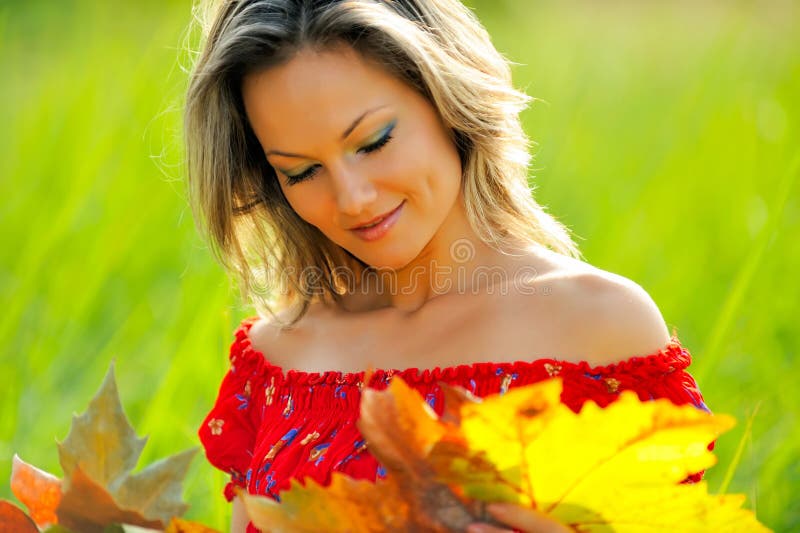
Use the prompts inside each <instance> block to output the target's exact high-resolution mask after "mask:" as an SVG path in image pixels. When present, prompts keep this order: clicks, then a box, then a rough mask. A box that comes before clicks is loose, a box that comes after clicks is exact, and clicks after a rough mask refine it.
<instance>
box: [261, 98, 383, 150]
mask: <svg viewBox="0 0 800 533" xmlns="http://www.w3.org/2000/svg"><path fill="white" fill-rule="evenodd" d="M384 107H387V106H386V105H380V106H378V107H373V108H372V109H368V110H366V111H364V112H363V113H361V115H359V116H358V118H356V119H355V120H354V121H353V122H352V123H351V124H350V125H349V126H348V127H347V129H346V130H344V132H342V136H341V140H345V139H347V136H348V135H350V134H351V133H353V130H354V129H356V127H358V125H359V124H361V121H362V120H364V119H365V118H366V116H367V115H369V114H370V113H373V112H375V111H378V110H379V109H383V108H384ZM265 155H282V156H283V157H297V158H300V159H311V158H310V157H307V156H304V155H302V154H293V153H292V152H283V151H281V150H270V151H268V152H266V153H265Z"/></svg>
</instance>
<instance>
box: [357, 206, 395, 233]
mask: <svg viewBox="0 0 800 533" xmlns="http://www.w3.org/2000/svg"><path fill="white" fill-rule="evenodd" d="M403 201H405V200H403ZM400 204H401V205H402V202H401V203H400ZM398 207H399V206H398ZM396 209H397V207H395V208H394V209H392V210H391V211H389V212H386V213H384V214H382V215H378V216H376V217H375V218H372V219H370V220H366V221H364V222H362V223H360V224H356V225H355V226H353V227H352V228H350V229H359V228H360V227H361V226H367V225H369V224H374V223H375V222H377V221H378V220H381V219H382V218H386V217H388V216H389V215H391V214H392V213H394V212H395V210H396Z"/></svg>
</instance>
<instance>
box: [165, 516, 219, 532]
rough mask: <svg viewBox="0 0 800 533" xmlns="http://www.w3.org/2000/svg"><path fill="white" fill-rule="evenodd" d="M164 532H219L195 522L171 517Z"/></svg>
mask: <svg viewBox="0 0 800 533" xmlns="http://www.w3.org/2000/svg"><path fill="white" fill-rule="evenodd" d="M164 533H219V531H217V530H216V529H211V528H210V527H206V526H204V525H203V524H198V523H197V522H191V521H189V520H183V519H181V518H173V519H172V520H170V521H169V524H167V529H165V530H164Z"/></svg>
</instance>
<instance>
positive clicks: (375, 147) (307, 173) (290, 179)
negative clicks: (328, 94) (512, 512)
mask: <svg viewBox="0 0 800 533" xmlns="http://www.w3.org/2000/svg"><path fill="white" fill-rule="evenodd" d="M393 129H394V125H392V126H391V127H390V128H388V129H387V131H386V133H385V134H384V135H383V136H382V137H381V138H380V139H378V140H377V141H375V142H374V143H372V144H368V145H367V146H364V147H362V148H359V150H358V151H359V152H363V153H365V154H371V153H374V152H377V151H379V150H380V149H381V148H383V147H384V146H386V144H387V143H388V142H389V141H390V140H392V138H393V137H392V130H393ZM317 168H319V165H313V166H310V167H308V169H306V170H304V171H303V172H301V173H300V174H295V175H294V176H289V175H287V176H286V177H287V183H288V184H289V185H294V184H296V183H300V182H301V181H304V180H307V179H308V178H310V177H312V176H313V175H314V174H316V173H317Z"/></svg>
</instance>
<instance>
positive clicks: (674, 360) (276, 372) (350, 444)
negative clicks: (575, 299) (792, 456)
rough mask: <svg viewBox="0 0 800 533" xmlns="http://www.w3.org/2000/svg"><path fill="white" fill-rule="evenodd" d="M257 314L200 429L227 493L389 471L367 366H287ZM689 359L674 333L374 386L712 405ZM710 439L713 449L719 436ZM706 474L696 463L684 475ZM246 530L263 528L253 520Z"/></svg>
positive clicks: (275, 494)
mask: <svg viewBox="0 0 800 533" xmlns="http://www.w3.org/2000/svg"><path fill="white" fill-rule="evenodd" d="M257 318H258V317H250V318H247V319H245V320H244V321H242V323H241V324H240V326H239V327H238V328H237V330H236V332H235V340H234V342H233V344H232V345H231V350H230V368H229V370H228V372H227V373H226V375H225V377H224V378H223V380H222V384H221V386H220V389H219V395H218V396H217V399H216V402H215V404H214V407H213V408H212V409H211V411H210V412H209V413H208V415H207V416H206V418H205V420H204V421H203V423H202V425H201V427H200V429H199V432H198V435H199V437H200V441H201V443H202V445H203V447H204V448H205V452H206V457H207V458H208V460H209V462H210V463H211V464H212V465H214V466H215V467H217V468H219V469H221V470H223V471H225V472H227V473H229V474H230V475H231V481H230V482H229V483H228V484H227V485H226V486H225V491H224V494H225V498H226V499H227V500H228V501H231V500H232V499H233V497H234V492H233V485H239V486H241V487H245V488H246V489H247V491H248V492H250V493H252V494H260V495H266V496H269V497H272V498H274V499H275V500H277V501H280V495H279V494H280V492H281V491H282V490H284V489H286V488H288V487H289V482H290V480H291V478H297V479H303V478H306V477H310V478H312V479H314V480H315V481H317V482H319V483H322V484H327V483H329V482H330V478H331V473H332V472H334V471H336V472H343V473H346V474H348V475H350V476H351V477H354V478H357V479H369V480H372V481H374V480H375V479H377V478H378V477H382V476H384V475H385V471H384V469H383V468H382V467H381V465H380V464H379V463H378V462H377V460H376V459H375V458H374V457H373V456H372V454H370V452H369V451H368V450H367V449H366V445H365V442H364V439H363V437H362V435H361V434H360V433H359V431H358V429H357V428H356V424H355V423H356V420H357V418H358V411H359V401H360V396H361V389H362V387H363V386H364V383H363V379H364V372H358V373H342V372H334V371H329V372H324V373H316V372H301V371H296V370H289V371H288V372H284V371H283V369H281V368H280V367H278V366H275V365H273V364H271V363H270V362H269V361H268V360H267V359H266V358H265V357H264V354H263V353H261V352H260V351H258V350H256V349H255V348H253V346H252V345H251V343H250V338H249V337H248V332H249V331H250V328H251V326H252V325H253V323H254V322H255V321H256V320H257ZM690 363H691V355H690V354H689V352H688V351H687V350H686V349H685V348H684V347H682V346H681V344H680V341H679V340H678V338H677V337H675V336H673V337H672V338H671V340H670V341H669V343H668V344H667V345H666V346H665V347H664V348H662V349H661V350H659V351H658V352H656V353H653V354H648V355H643V356H639V357H631V358H630V359H627V360H624V361H621V362H619V363H614V364H610V365H606V366H595V367H592V366H590V365H589V364H588V363H586V362H580V363H572V362H568V361H561V360H558V359H549V358H542V359H537V360H535V361H517V362H513V363H491V362H486V363H475V364H470V365H458V366H454V367H447V368H434V369H429V370H419V369H416V368H409V369H406V370H376V371H375V372H374V374H373V375H372V377H371V379H370V383H369V384H368V386H369V387H371V388H375V389H383V388H385V387H386V386H387V384H388V382H389V380H390V379H391V377H392V376H395V375H397V376H400V377H402V378H403V380H404V381H405V382H406V383H408V384H409V385H410V386H411V387H413V388H414V389H416V390H417V391H419V392H420V393H421V395H422V396H423V397H424V398H425V400H426V401H427V402H428V403H429V404H430V406H431V407H432V408H433V409H434V411H436V413H437V414H441V413H442V410H443V407H444V405H443V398H442V392H441V389H440V387H439V386H438V384H437V383H438V382H439V381H443V382H445V383H448V384H451V385H453V384H454V385H460V386H462V387H464V388H466V389H468V390H470V391H471V392H472V393H473V394H475V395H476V396H478V397H484V396H487V395H490V394H496V393H504V392H505V391H506V390H508V389H510V388H514V387H520V386H523V385H528V384H531V383H535V382H537V381H541V380H544V379H547V378H549V377H552V376H561V378H562V379H563V387H564V388H563V392H562V395H561V401H562V402H563V403H564V404H565V405H567V406H568V407H569V408H570V409H572V410H573V411H575V412H578V411H579V410H580V408H581V406H582V405H583V403H584V402H585V401H586V400H593V401H594V402H596V403H597V404H598V405H600V406H605V405H608V404H609V403H611V402H612V401H614V400H615V399H616V398H617V396H618V395H619V393H620V392H621V391H623V390H633V391H635V392H636V393H637V394H638V396H639V398H640V399H642V400H649V399H655V398H669V399H670V400H671V401H672V402H673V403H675V404H677V405H682V404H686V403H691V404H692V405H694V406H695V407H697V408H699V409H703V410H705V411H708V410H709V409H708V407H706V405H705V403H704V402H703V396H702V395H701V393H700V390H699V389H698V387H697V383H696V382H695V380H694V378H693V377H692V376H691V375H690V374H689V373H688V372H687V371H686V368H687V367H688V366H689V364H690ZM709 448H710V449H713V443H711V444H710V445H709ZM702 476H703V472H698V473H697V474H694V475H692V476H689V477H688V478H687V479H686V480H685V482H695V481H698V480H700V479H701V478H702ZM247 532H248V533H258V532H259V530H258V529H256V528H255V527H254V526H253V524H252V523H250V524H248V527H247Z"/></svg>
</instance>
